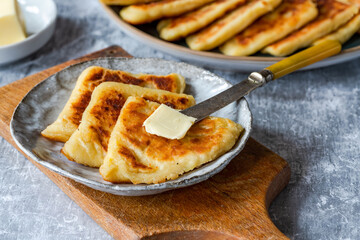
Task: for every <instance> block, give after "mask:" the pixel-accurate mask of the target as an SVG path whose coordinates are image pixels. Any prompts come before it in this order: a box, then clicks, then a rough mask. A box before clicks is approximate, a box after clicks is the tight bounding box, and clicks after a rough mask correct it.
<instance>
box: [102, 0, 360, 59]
mask: <svg viewBox="0 0 360 240" xmlns="http://www.w3.org/2000/svg"><path fill="white" fill-rule="evenodd" d="M102 1H103V2H104V3H106V4H109V5H123V6H125V7H123V8H122V9H121V11H120V16H121V17H122V19H123V20H125V21H126V22H128V23H130V24H134V25H138V24H144V23H149V22H153V21H156V20H159V21H158V22H157V30H158V32H159V36H160V37H161V38H162V39H164V40H167V41H176V40H179V39H182V38H185V40H186V43H187V45H188V46H189V47H190V48H191V49H193V50H200V51H204V50H211V49H215V48H219V50H220V51H221V52H222V53H224V54H226V55H232V56H248V55H252V54H255V53H257V52H259V51H261V52H262V53H266V54H271V55H273V56H286V55H289V54H292V53H293V52H295V51H296V50H298V49H301V48H304V47H308V46H311V45H314V44H317V43H319V42H321V41H323V40H324V39H333V40H338V41H340V42H341V43H344V42H346V41H347V40H349V39H350V38H351V36H353V35H354V34H355V33H356V32H357V31H359V28H360V14H359V13H358V12H359V5H360V0H217V1H215V0H162V1H159V0H158V1H156V0H102ZM126 5H130V6H126Z"/></svg>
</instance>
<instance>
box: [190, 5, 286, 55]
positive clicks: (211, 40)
mask: <svg viewBox="0 0 360 240" xmlns="http://www.w3.org/2000/svg"><path fill="white" fill-rule="evenodd" d="M280 3H281V0H249V1H248V2H247V3H246V4H245V5H242V6H240V7H238V8H236V9H235V10H233V11H232V12H230V13H229V14H227V15H226V16H224V17H222V18H220V19H219V20H217V21H216V22H214V23H213V24H211V25H210V26H208V27H206V28H204V29H203V30H200V31H199V32H198V33H195V34H193V35H190V36H188V37H187V38H186V43H187V44H188V46H189V47H190V48H191V49H194V50H210V49H213V48H216V47H218V46H219V45H221V44H223V43H224V42H225V41H227V40H228V39H230V38H232V37H233V36H235V35H236V34H238V33H239V32H241V31H242V30H244V29H245V28H247V27H248V26H249V25H250V24H251V23H253V22H254V21H255V20H256V19H257V18H259V17H260V16H262V15H264V14H266V13H268V12H270V11H272V10H274V9H275V8H276V7H277V6H278V5H279V4H280Z"/></svg>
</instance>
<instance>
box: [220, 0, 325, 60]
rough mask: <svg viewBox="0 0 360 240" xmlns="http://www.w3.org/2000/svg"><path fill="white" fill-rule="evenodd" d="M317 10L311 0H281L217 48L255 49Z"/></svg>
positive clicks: (242, 52)
mask: <svg viewBox="0 0 360 240" xmlns="http://www.w3.org/2000/svg"><path fill="white" fill-rule="evenodd" d="M317 14H318V10H317V7H316V4H315V3H313V1H312V0H284V1H283V2H282V4H281V5H280V6H279V7H278V8H276V9H275V11H273V12H271V13H268V14H266V15H265V16H263V17H261V18H260V19H258V20H257V21H255V22H254V23H253V24H252V25H250V26H249V27H248V28H247V29H245V30H244V31H243V32H241V33H240V34H238V35H237V36H235V37H233V38H232V39H230V40H228V41H227V42H225V43H224V45H222V46H221V47H220V51H221V52H223V53H224V54H226V55H231V56H247V55H251V54H254V53H256V52H257V51H259V50H261V49H262V48H263V47H265V46H267V45H268V44H270V43H273V42H275V41H277V40H279V39H281V38H283V37H285V36H286V35H288V34H289V33H291V32H293V31H295V30H297V29H299V28H300V27H302V26H303V25H305V24H306V23H308V22H309V21H311V20H313V19H314V18H315V17H316V16H317Z"/></svg>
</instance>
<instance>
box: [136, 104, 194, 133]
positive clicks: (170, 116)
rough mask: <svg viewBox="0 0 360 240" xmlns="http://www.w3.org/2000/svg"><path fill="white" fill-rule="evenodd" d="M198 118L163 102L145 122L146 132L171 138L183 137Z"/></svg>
mask: <svg viewBox="0 0 360 240" xmlns="http://www.w3.org/2000/svg"><path fill="white" fill-rule="evenodd" d="M195 121H196V118H193V117H189V116H186V115H184V114H182V113H180V112H179V111H177V110H175V109H172V108H171V107H168V106H166V105H164V104H161V105H160V106H159V107H158V108H157V109H156V110H155V111H154V112H153V113H152V114H151V115H150V116H149V117H148V118H147V119H146V120H145V122H144V123H143V126H144V127H145V130H146V132H148V133H150V134H155V135H157V136H160V137H165V138H169V139H181V138H183V137H184V136H185V134H186V133H187V131H188V130H189V129H190V127H191V126H192V125H193V124H194V122H195Z"/></svg>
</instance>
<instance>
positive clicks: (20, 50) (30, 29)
mask: <svg viewBox="0 0 360 240" xmlns="http://www.w3.org/2000/svg"><path fill="white" fill-rule="evenodd" d="M18 3H19V7H20V9H21V12H22V14H23V16H24V19H25V25H26V33H27V36H28V37H27V38H26V39H25V40H23V41H21V42H17V43H14V44H10V45H5V46H2V47H0V65H3V64H6V63H10V62H13V61H16V60H19V59H21V58H24V57H26V56H28V55H30V54H31V53H33V52H35V51H37V50H38V49H39V48H41V47H42V46H44V45H45V43H47V42H48V41H49V39H50V38H51V36H52V35H53V33H54V30H55V21H56V5H55V3H54V2H53V0H18Z"/></svg>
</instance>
